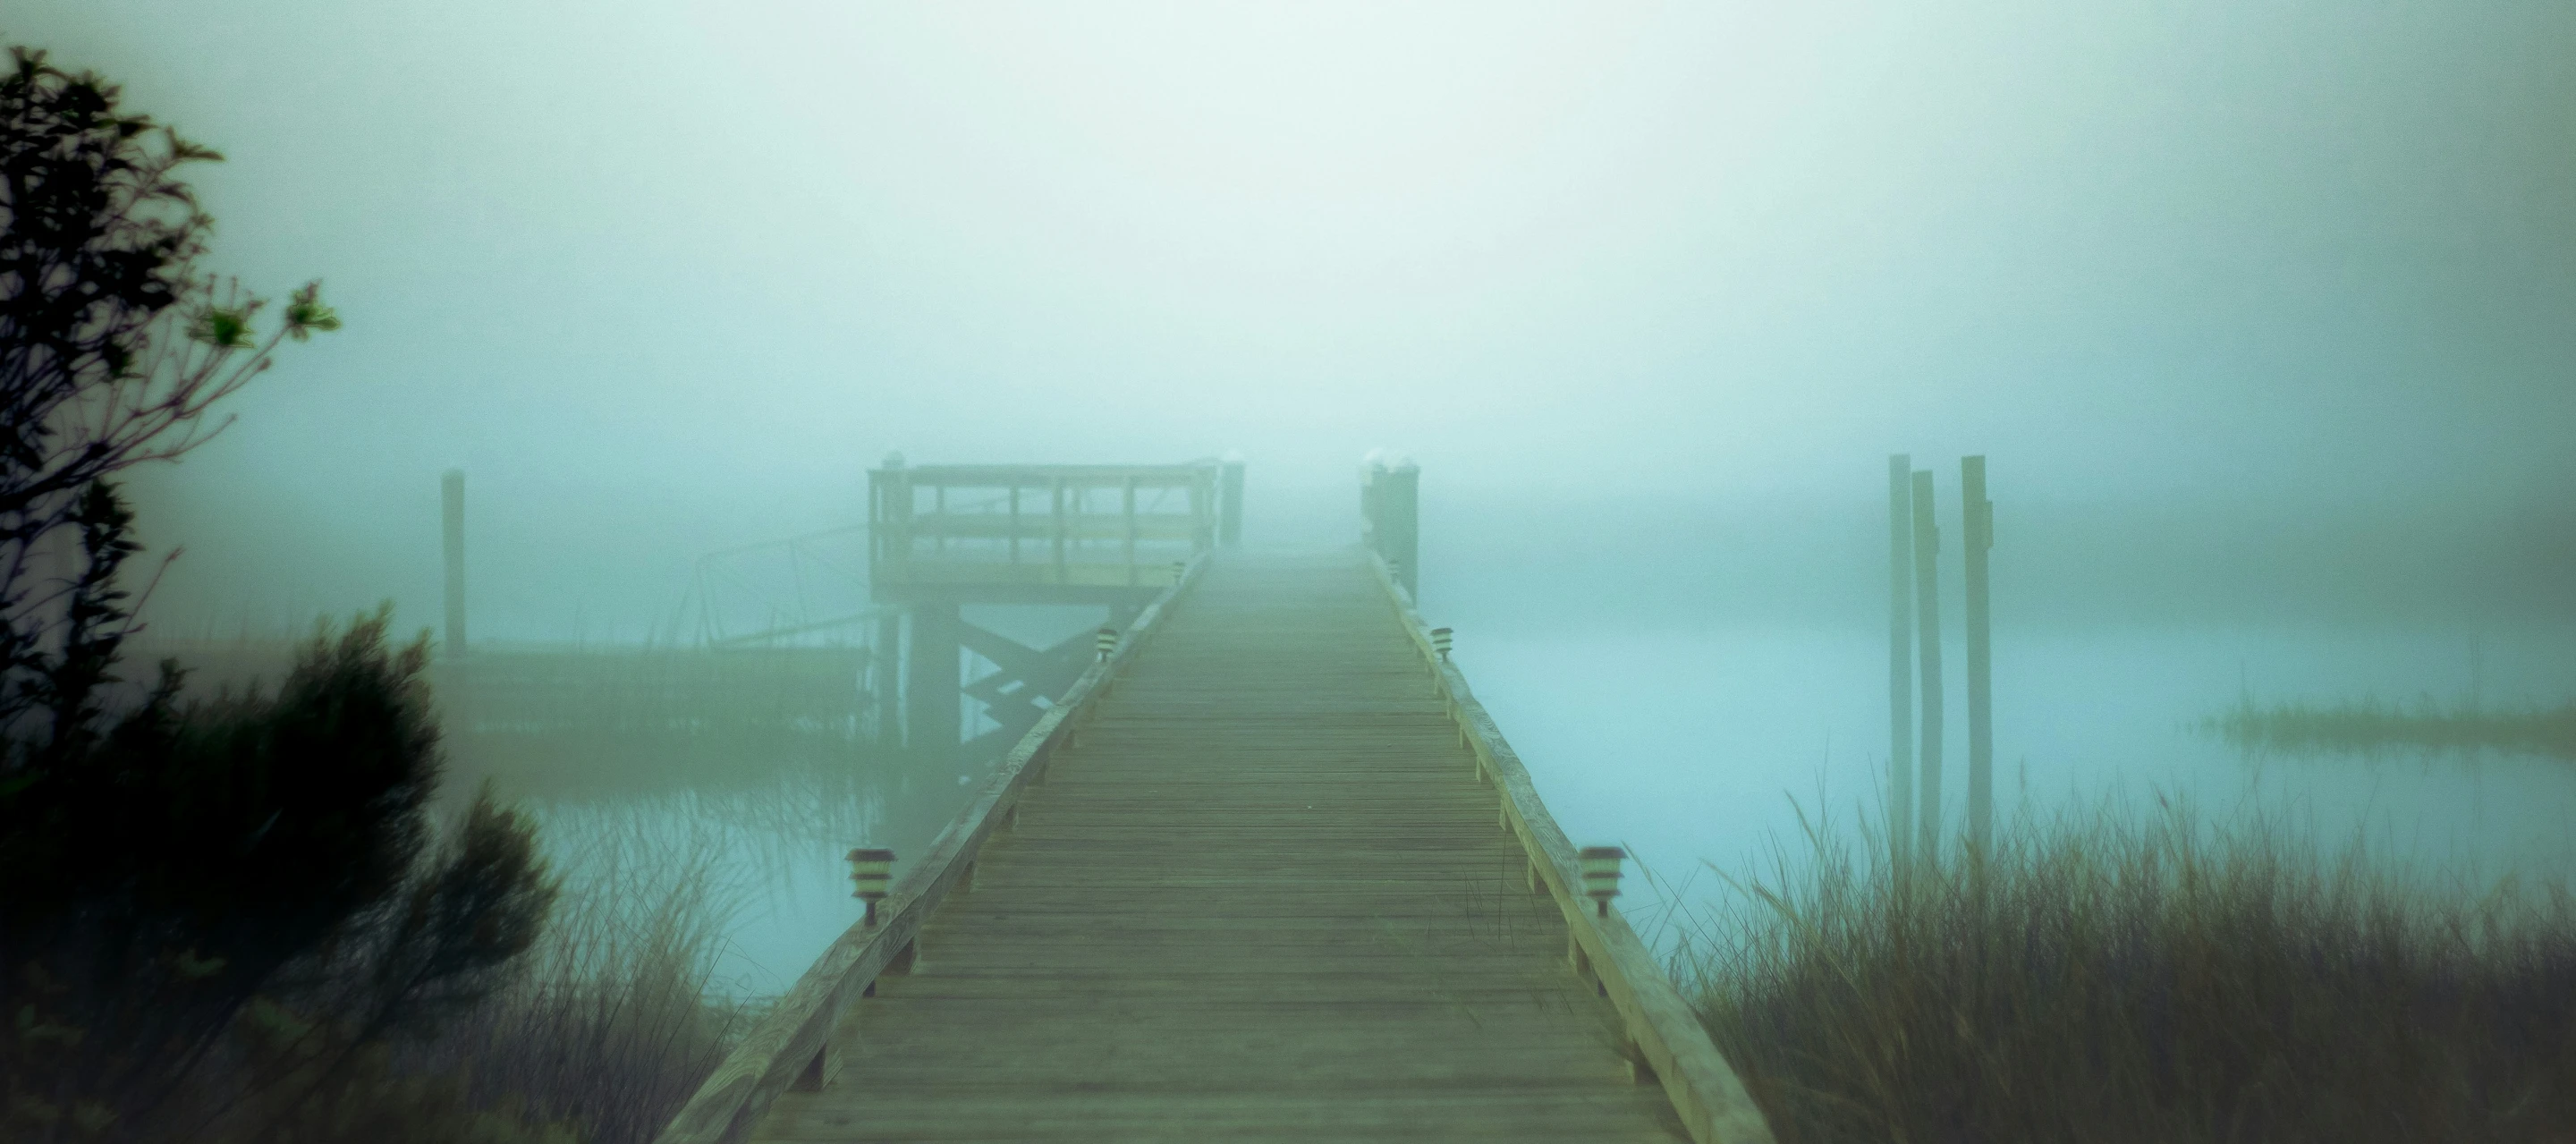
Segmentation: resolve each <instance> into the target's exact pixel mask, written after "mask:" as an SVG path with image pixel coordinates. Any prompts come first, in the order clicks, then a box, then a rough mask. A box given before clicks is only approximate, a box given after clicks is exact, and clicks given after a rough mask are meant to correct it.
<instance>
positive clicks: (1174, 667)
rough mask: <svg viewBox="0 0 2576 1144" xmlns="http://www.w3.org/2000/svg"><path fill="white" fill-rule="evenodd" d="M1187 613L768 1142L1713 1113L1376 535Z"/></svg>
mask: <svg viewBox="0 0 2576 1144" xmlns="http://www.w3.org/2000/svg"><path fill="white" fill-rule="evenodd" d="M1168 623H1169V625H1170V626H1169V627H1168V628H1166V629H1164V630H1163V631H1162V633H1161V634H1160V636H1159V637H1158V638H1157V640H1156V642H1155V643H1154V644H1153V645H1152V646H1151V647H1149V648H1146V649H1145V654H1144V655H1142V656H1140V657H1139V658H1138V659H1137V661H1136V663H1135V664H1134V665H1133V666H1132V667H1131V668H1130V669H1129V670H1128V672H1127V673H1126V674H1125V675H1124V676H1122V678H1121V680H1120V682H1119V683H1118V685H1117V687H1116V689H1115V691H1114V692H1113V693H1112V694H1111V695H1110V696H1109V697H1107V698H1106V699H1105V700H1103V701H1102V702H1103V704H1104V706H1102V707H1101V708H1100V711H1099V715H1098V718H1097V721H1096V722H1094V723H1093V724H1091V725H1090V726H1089V727H1087V728H1086V729H1085V730H1084V731H1083V732H1082V734H1081V737H1080V740H1079V744H1078V745H1077V746H1075V747H1073V748H1071V749H1070V750H1067V751H1065V752H1064V753H1062V754H1061V755H1059V756H1058V757H1057V758H1056V759H1055V760H1054V761H1053V763H1052V764H1051V765H1050V767H1049V769H1048V771H1047V777H1046V782H1045V785H1043V786H1040V787H1035V788H1032V789H1031V790H1030V791H1029V792H1028V794H1027V796H1026V797H1025V799H1024V800H1023V802H1022V803H1021V806H1020V813H1019V819H1018V823H1017V826H1016V827H1015V828H1014V829H1012V830H1010V831H1008V832H1005V833H997V834H995V835H994V836H993V838H992V840H991V841H990V842H988V843H987V844H986V845H985V847H984V849H983V852H982V854H981V855H980V857H979V859H978V862H977V867H976V872H975V883H974V888H973V889H972V890H971V891H967V892H965V893H963V894H960V895H958V896H955V897H952V898H950V899H949V900H948V901H946V902H945V903H943V904H942V906H941V907H940V909H939V911H938V912H937V913H936V914H934V915H933V916H932V918H931V920H930V922H929V924H928V925H927V926H926V927H925V928H924V929H923V931H922V935H921V939H920V942H919V945H918V954H917V957H916V959H915V960H914V962H913V964H912V967H911V971H910V972H909V973H907V974H900V975H898V974H893V973H889V974H888V975H886V976H884V977H881V978H880V979H879V980H878V985H877V989H876V993H875V995H874V996H872V997H870V998H868V999H866V1000H864V1001H862V1002H860V1003H859V1006H858V1009H857V1012H856V1015H855V1018H854V1020H853V1021H852V1022H851V1023H850V1024H849V1025H848V1026H846V1027H845V1028H844V1030H843V1032H842V1033H841V1034H840V1035H839V1039H838V1041H837V1049H838V1051H839V1052H840V1053H841V1054H843V1055H842V1058H841V1059H842V1061H843V1062H844V1063H843V1066H842V1067H841V1068H840V1069H839V1070H838V1071H837V1073H836V1075H835V1076H834V1077H833V1078H832V1080H831V1081H830V1082H829V1083H828V1084H826V1085H825V1086H824V1087H823V1088H822V1089H821V1090H820V1091H810V1092H791V1093H787V1094H786V1095H784V1096H782V1097H781V1098H780V1099H779V1100H778V1102H777V1103H776V1104H775V1105H774V1106H773V1107H772V1108H771V1109H770V1111H769V1114H768V1116H767V1117H766V1118H765V1119H764V1120H763V1121H762V1122H761V1124H760V1126H759V1129H758V1130H757V1132H756V1133H755V1134H754V1137H753V1138H754V1139H756V1140H763V1141H897V1140H904V1141H933V1140H936V1141H968V1140H974V1141H1026V1142H1037V1141H1073V1140H1122V1141H1123V1140H1174V1141H1178V1140H1189V1141H1210V1140H1236V1139H1275V1140H1318V1141H1324V1140H1389V1141H1392V1140H1403V1141H1427V1140H1476V1141H1511V1140H1549V1141H1568V1140H1582V1141H1629V1140H1657V1141H1665V1140H1681V1139H1687V1137H1686V1136H1685V1134H1684V1131H1683V1127H1682V1124H1681V1122H1680V1120H1679V1119H1678V1118H1677V1117H1676V1116H1675V1115H1674V1113H1673V1111H1672V1107H1671V1105H1670V1104H1669V1103H1668V1100H1667V1098H1666V1096H1665V1093H1664V1091H1663V1089H1662V1088H1661V1087H1659V1086H1657V1085H1656V1084H1654V1083H1652V1082H1651V1081H1648V1082H1647V1083H1643V1084H1640V1083H1637V1082H1635V1081H1633V1080H1632V1079H1631V1073H1630V1071H1629V1067H1628V1063H1627V1056H1626V1055H1625V1054H1626V1051H1625V1050H1623V1048H1622V1045H1623V1038H1622V1036H1621V1034H1620V1032H1619V1024H1618V1021H1617V1019H1616V1017H1615V1015H1614V1014H1613V1012H1612V1010H1611V1008H1610V1005H1609V1003H1608V1002H1606V1001H1603V1000H1602V999H1600V998H1599V997H1598V996H1596V995H1595V992H1594V989H1593V987H1592V985H1591V984H1590V983H1589V982H1588V981H1587V980H1585V979H1583V978H1580V977H1578V976H1576V974H1575V973H1574V971H1573V970H1572V969H1571V968H1570V966H1569V964H1568V962H1567V958H1566V948H1567V946H1566V943H1567V935H1566V926H1565V922H1564V920H1563V918H1562V917H1561V916H1560V915H1559V914H1558V912H1557V908H1556V907H1555V906H1554V905H1553V904H1552V903H1551V901H1550V899H1549V898H1548V897H1547V896H1546V895H1545V894H1543V893H1533V892H1532V891H1531V890H1530V889H1529V887H1528V883H1527V881H1526V878H1527V875H1526V869H1527V859H1526V858H1525V856H1524V853H1523V851H1522V850H1521V848H1520V847H1519V845H1518V844H1516V843H1515V842H1514V841H1513V840H1512V838H1511V836H1510V835H1509V834H1507V833H1506V832H1505V831H1504V830H1503V829H1502V828H1500V827H1499V826H1498V825H1497V822H1496V812H1497V809H1498V807H1497V795H1496V793H1495V791H1494V789H1493V788H1492V787H1489V786H1485V785H1482V784H1480V783H1478V782H1477V781H1476V780H1475V779H1474V778H1473V777H1472V771H1471V761H1470V756H1469V754H1468V752H1467V751H1466V749H1465V748H1463V747H1461V746H1460V744H1459V738H1458V735H1459V732H1458V728H1457V725H1456V724H1454V723H1452V722H1451V721H1450V720H1449V718H1448V717H1447V716H1446V715H1445V714H1444V712H1443V708H1442V706H1441V704H1440V701H1439V700H1438V699H1436V698H1435V697H1434V695H1433V694H1432V689H1431V681H1430V679H1429V677H1428V675H1427V674H1426V672H1425V670H1424V668H1423V665H1422V661H1421V659H1420V657H1419V655H1418V653H1417V652H1416V651H1415V650H1414V648H1413V647H1412V645H1411V644H1410V643H1409V642H1408V639H1407V637H1406V635H1405V633H1404V629H1403V628H1401V627H1400V626H1399V623H1398V621H1397V619H1396V617H1395V615H1394V613H1393V612H1392V610H1391V609H1390V608H1389V607H1388V604H1387V601H1386V597H1385V595H1384V593H1383V592H1382V591H1381V590H1380V589H1379V587H1378V586H1377V585H1376V584H1375V583H1374V582H1373V581H1372V580H1371V579H1370V578H1369V575H1368V573H1367V572H1366V571H1365V570H1364V569H1363V567H1362V566H1361V564H1360V563H1359V561H1358V558H1357V557H1355V556H1352V555H1347V554H1342V553H1330V554H1316V555H1312V556H1299V557H1291V556H1268V555H1258V554H1234V555H1230V556H1229V558H1228V559H1226V560H1224V561H1222V562H1220V563H1218V564H1217V565H1215V566H1214V567H1212V568H1211V569H1209V571H1208V574H1207V577H1206V579H1205V580H1204V582H1202V583H1201V584H1200V585H1199V586H1198V587H1197V588H1196V589H1195V590H1194V591H1193V592H1192V593H1191V594H1190V595H1189V596H1188V597H1187V598H1186V599H1184V600H1183V601H1182V602H1181V603H1180V604H1179V606H1178V607H1177V609H1176V610H1175V611H1174V613H1173V614H1172V615H1171V616H1170V617H1169V620H1168Z"/></svg>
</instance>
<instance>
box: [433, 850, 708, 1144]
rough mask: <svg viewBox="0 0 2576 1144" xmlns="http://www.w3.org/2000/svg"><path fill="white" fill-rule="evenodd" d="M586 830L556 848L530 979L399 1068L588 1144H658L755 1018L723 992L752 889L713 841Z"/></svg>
mask: <svg viewBox="0 0 2576 1144" xmlns="http://www.w3.org/2000/svg"><path fill="white" fill-rule="evenodd" d="M584 826H585V828H584V829H582V830H579V831H576V832H574V834H575V836H574V837H571V838H563V837H560V836H558V837H556V838H555V842H556V853H557V862H558V868H559V869H562V870H564V871H565V872H566V874H567V884H566V886H565V888H564V892H563V894H562V896H561V898H560V899H559V904H558V906H557V910H556V914H555V917H554V918H553V919H552V921H551V922H550V923H549V925H548V928H547V932H546V936H545V938H544V940H543V942H542V944H541V945H540V946H539V947H538V948H537V949H536V950H534V951H532V953H531V954H530V955H529V958H528V962H527V964H526V965H525V966H524V967H523V972H522V973H521V974H520V975H519V976H518V977H517V978H516V979H514V980H513V981H512V982H511V983H510V985H509V986H508V987H507V988H505V989H504V990H502V991H501V992H500V993H499V994H498V995H496V996H495V997H493V998H492V999H491V1000H490V1001H488V1002H486V1003H485V1004H483V1005H481V1006H479V1007H477V1008H476V1009H475V1010H473V1011H472V1012H470V1013H468V1014H466V1015H465V1016H464V1017H463V1018H462V1019H460V1020H458V1021H456V1022H454V1023H452V1024H450V1025H449V1026H447V1027H446V1028H445V1029H444V1030H442V1031H441V1033H440V1035H439V1036H438V1037H437V1038H436V1039H435V1040H433V1041H431V1042H429V1043H427V1044H425V1045H421V1046H418V1047H417V1048H415V1049H413V1050H412V1051H411V1053H410V1054H409V1056H408V1059H407V1060H406V1061H405V1062H404V1064H405V1067H406V1070H407V1071H411V1072H416V1073H420V1074H426V1075H440V1076H451V1077H455V1078H457V1079H458V1080H459V1081H460V1082H461V1084H462V1090H463V1093H464V1098H465V1100H466V1101H467V1102H468V1103H469V1104H470V1105H472V1106H473V1107H477V1108H483V1109H491V1110H500V1111H506V1112H508V1113H509V1114H511V1115H513V1116H515V1117H520V1118H524V1119H526V1120H529V1121H534V1122H539V1123H559V1124H564V1125H567V1126H569V1127H570V1128H571V1129H572V1130H573V1132H574V1133H575V1134H577V1135H578V1137H579V1139H581V1140H582V1141H584V1142H585V1144H647V1142H649V1141H651V1140H652V1139H653V1137H654V1135H655V1134H656V1133H658V1132H660V1131H661V1129H662V1126H663V1125H664V1124H666V1123H668V1122H669V1120H670V1118H671V1117H672V1115H674V1114H675V1113H677V1112H678V1111H679V1108H680V1106H681V1105H683V1104H685V1103H687V1101H688V1099H689V1096H690V1094H692V1093H694V1092H696V1091H697V1088H698V1085H699V1084H700V1083H701V1082H703V1081H704V1080H705V1079H706V1077H707V1075H708V1074H709V1073H711V1072H713V1071H714V1070H715V1067H716V1065H717V1064H718V1063H720V1062H721V1061H722V1060H723V1059H724V1055H725V1053H726V1052H727V1051H729V1050H730V1049H731V1047H732V1045H733V1042H734V1040H735V1038H736V1037H737V1036H738V1035H739V1033H740V1032H741V1031H742V1030H744V1029H745V1028H747V1027H748V1017H749V1007H748V1006H747V1005H746V1004H744V1003H741V1002H735V1001H729V1000H726V999H724V997H723V996H722V995H721V994H722V992H723V991H722V990H719V989H716V988H713V986H714V985H715V984H716V983H715V981H714V974H715V968H716V963H717V959H718V957H719V955H720V954H721V953H722V952H723V949H724V935H725V932H726V927H727V923H728V921H729V920H730V917H731V915H732V913H733V912H734V910H735V907H736V904H737V903H738V902H739V901H740V899H741V896H742V893H743V887H742V886H740V885H739V884H738V883H737V874H736V872H734V871H731V870H730V869H729V868H728V867H727V864H726V858H725V855H724V849H723V846H722V845H721V838H720V835H718V834H717V833H716V832H714V831H711V830H702V831H696V832H693V833H689V834H685V835H675V834H669V833H663V832H662V830H663V829H666V827H663V826H662V825H661V824H660V823H659V822H658V820H652V819H647V818H644V817H642V816H634V815H628V816H594V817H593V818H591V819H590V820H588V821H587V822H586V823H585V824H584ZM553 829H554V827H553V826H552V825H550V826H549V830H550V831H551V830H553Z"/></svg>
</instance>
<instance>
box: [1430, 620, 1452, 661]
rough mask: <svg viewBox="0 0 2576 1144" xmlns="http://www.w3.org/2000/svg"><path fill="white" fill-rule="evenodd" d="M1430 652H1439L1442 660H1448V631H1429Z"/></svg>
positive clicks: (1434, 629)
mask: <svg viewBox="0 0 2576 1144" xmlns="http://www.w3.org/2000/svg"><path fill="white" fill-rule="evenodd" d="M1431 650H1433V651H1436V652H1439V653H1440V658H1441V659H1443V660H1446V659H1448V658H1449V629H1447V628H1433V629H1431Z"/></svg>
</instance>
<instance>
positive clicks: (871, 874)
mask: <svg viewBox="0 0 2576 1144" xmlns="http://www.w3.org/2000/svg"><path fill="white" fill-rule="evenodd" d="M893 878H894V851H892V850H885V849H880V848H875V847H867V846H862V847H860V848H858V849H856V850H852V851H850V881H851V882H853V883H855V884H857V886H858V889H856V890H854V891H852V892H851V894H850V896H851V897H853V898H857V899H858V900H860V901H862V902H866V903H867V904H868V916H867V917H866V919H864V921H863V922H862V924H865V925H871V926H873V925H875V924H877V903H878V902H881V901H884V900H885V896H886V883H887V882H889V881H892V880H893Z"/></svg>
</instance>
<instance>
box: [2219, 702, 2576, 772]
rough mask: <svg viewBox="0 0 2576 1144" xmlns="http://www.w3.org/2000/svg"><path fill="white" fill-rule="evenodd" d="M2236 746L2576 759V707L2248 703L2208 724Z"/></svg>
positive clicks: (2268, 750)
mask: <svg viewBox="0 0 2576 1144" xmlns="http://www.w3.org/2000/svg"><path fill="white" fill-rule="evenodd" d="M2200 727H2201V730H2202V731H2203V732H2205V733H2209V734H2214V735H2217V736H2218V737H2220V738H2222V739H2224V740H2226V741H2227V742H2228V743H2229V744H2231V745H2233V746H2236V747H2239V748H2242V749H2246V750H2252V751H2260V752H2266V753H2278V754H2353V755H2375V754H2386V753H2390V752H2395V751H2439V752H2458V751H2473V750H2497V751H2510V752H2518V753H2522V754H2532V755H2548V756H2552V757H2555V758H2561V759H2576V703H2568V704H2564V705H2562V706H2559V707H2555V708H2542V707H2519V708H2502V709H2498V708H2490V707H2484V706H2481V705H2477V704H2470V703H2457V704H2452V705H2450V706H2444V705H2441V704H2439V703H2436V702H2434V701H2433V700H2431V699H2429V698H2427V699H2421V700H2418V701H2416V702H2415V703H2413V704H2398V703H2389V702H2385V701H2382V700H2378V699H2364V700H2359V701H2351V700H2347V701H2344V702H2341V703H2336V704H2332V705H2325V706H2321V705H2314V704H2305V703H2273V704H2269V705H2265V704H2260V703H2257V702H2256V701H2255V700H2254V698H2253V697H2252V696H2250V695H2249V696H2245V697H2243V698H2240V699H2238V700H2237V701H2236V703H2235V705H2234V706H2232V707H2229V708H2228V709H2226V710H2224V711H2221V712H2219V713H2218V714H2216V715H2212V716H2209V717H2208V718H2205V719H2203V720H2201V723H2200Z"/></svg>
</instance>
